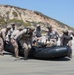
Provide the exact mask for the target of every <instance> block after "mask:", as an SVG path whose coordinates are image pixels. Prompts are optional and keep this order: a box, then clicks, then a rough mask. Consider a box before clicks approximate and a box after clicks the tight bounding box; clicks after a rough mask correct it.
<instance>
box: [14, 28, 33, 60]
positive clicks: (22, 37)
mask: <svg viewBox="0 0 74 75" xmlns="http://www.w3.org/2000/svg"><path fill="white" fill-rule="evenodd" d="M14 38H15V39H18V40H19V41H20V43H21V46H22V47H23V49H24V59H27V58H28V53H29V51H30V49H31V44H32V33H30V34H29V33H28V29H24V30H22V31H21V32H20V33H18V34H17V35H16V36H15V37H14Z"/></svg>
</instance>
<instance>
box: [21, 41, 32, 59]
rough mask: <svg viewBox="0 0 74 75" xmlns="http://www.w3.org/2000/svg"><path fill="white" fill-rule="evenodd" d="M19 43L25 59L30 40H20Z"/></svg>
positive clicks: (29, 47)
mask: <svg viewBox="0 0 74 75" xmlns="http://www.w3.org/2000/svg"><path fill="white" fill-rule="evenodd" d="M20 43H21V46H22V47H23V49H24V59H27V58H28V54H29V51H30V49H31V41H30V40H20Z"/></svg>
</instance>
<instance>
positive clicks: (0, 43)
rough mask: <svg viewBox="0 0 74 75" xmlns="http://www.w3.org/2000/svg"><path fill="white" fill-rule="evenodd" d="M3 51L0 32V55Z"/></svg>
mask: <svg viewBox="0 0 74 75" xmlns="http://www.w3.org/2000/svg"><path fill="white" fill-rule="evenodd" d="M3 51H4V43H3V39H2V37H1V33H0V54H1V55H3Z"/></svg>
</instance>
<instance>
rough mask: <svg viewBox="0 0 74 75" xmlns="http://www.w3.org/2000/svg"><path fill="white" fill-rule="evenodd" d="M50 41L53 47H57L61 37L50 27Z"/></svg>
mask: <svg viewBox="0 0 74 75" xmlns="http://www.w3.org/2000/svg"><path fill="white" fill-rule="evenodd" d="M47 36H48V40H49V41H50V42H51V44H52V45H57V40H58V37H59V34H58V33H57V31H56V30H54V29H52V27H51V26H50V27H48V33H47Z"/></svg>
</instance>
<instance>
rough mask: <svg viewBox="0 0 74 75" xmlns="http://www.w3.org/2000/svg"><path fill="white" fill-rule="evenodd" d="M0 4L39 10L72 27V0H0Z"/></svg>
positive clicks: (73, 4)
mask: <svg viewBox="0 0 74 75" xmlns="http://www.w3.org/2000/svg"><path fill="white" fill-rule="evenodd" d="M0 4H4V5H12V6H17V7H21V8H24V9H29V10H35V11H39V12H41V13H43V14H45V15H47V16H49V17H51V18H54V19H56V20H58V21H60V22H63V23H64V24H67V25H69V26H71V27H74V0H0Z"/></svg>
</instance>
